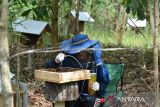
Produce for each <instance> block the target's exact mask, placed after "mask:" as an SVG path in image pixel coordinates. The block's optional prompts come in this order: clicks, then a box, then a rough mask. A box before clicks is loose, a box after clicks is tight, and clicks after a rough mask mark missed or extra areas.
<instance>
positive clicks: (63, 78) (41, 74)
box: [35, 69, 90, 83]
mask: <svg viewBox="0 0 160 107" xmlns="http://www.w3.org/2000/svg"><path fill="white" fill-rule="evenodd" d="M35 78H36V79H39V80H43V81H49V82H54V83H66V82H72V81H79V80H86V79H90V70H84V69H83V70H82V69H79V70H74V71H72V72H50V71H46V70H35Z"/></svg>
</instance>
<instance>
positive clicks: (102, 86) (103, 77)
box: [97, 64, 110, 96]
mask: <svg viewBox="0 0 160 107" xmlns="http://www.w3.org/2000/svg"><path fill="white" fill-rule="evenodd" d="M97 82H98V83H99V90H98V91H97V96H103V95H104V94H105V92H106V87H107V85H108V83H109V82H110V78H109V73H108V70H107V68H106V67H105V65H104V64H101V65H98V66H97Z"/></svg>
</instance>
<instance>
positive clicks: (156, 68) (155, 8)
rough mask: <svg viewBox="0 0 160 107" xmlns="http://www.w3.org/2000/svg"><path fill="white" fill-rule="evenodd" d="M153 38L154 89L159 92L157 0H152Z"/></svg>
mask: <svg viewBox="0 0 160 107" xmlns="http://www.w3.org/2000/svg"><path fill="white" fill-rule="evenodd" d="M154 23H155V24H154V25H155V29H154V32H155V33H154V39H153V46H154V48H153V51H154V54H153V59H154V76H155V82H156V84H155V89H156V93H157V94H159V77H158V25H159V0H155V1H154Z"/></svg>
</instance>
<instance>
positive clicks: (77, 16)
mask: <svg viewBox="0 0 160 107" xmlns="http://www.w3.org/2000/svg"><path fill="white" fill-rule="evenodd" d="M79 8H80V0H76V20H75V23H76V27H75V30H74V31H75V32H74V34H79V33H80V31H79Z"/></svg>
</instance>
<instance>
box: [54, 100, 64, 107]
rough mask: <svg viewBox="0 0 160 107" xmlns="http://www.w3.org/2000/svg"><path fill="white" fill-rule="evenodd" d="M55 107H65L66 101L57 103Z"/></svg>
mask: <svg viewBox="0 0 160 107" xmlns="http://www.w3.org/2000/svg"><path fill="white" fill-rule="evenodd" d="M54 107H65V102H64V101H57V102H56V103H55V104H54Z"/></svg>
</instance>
